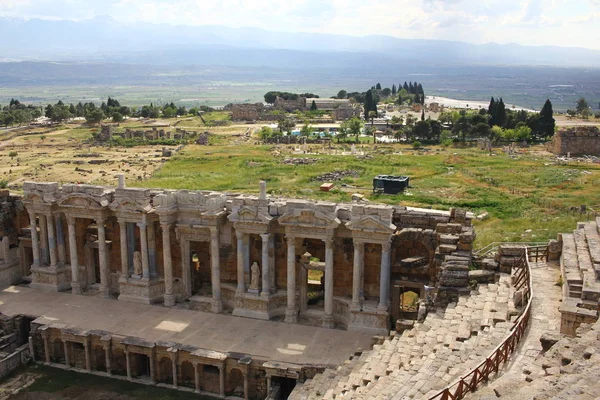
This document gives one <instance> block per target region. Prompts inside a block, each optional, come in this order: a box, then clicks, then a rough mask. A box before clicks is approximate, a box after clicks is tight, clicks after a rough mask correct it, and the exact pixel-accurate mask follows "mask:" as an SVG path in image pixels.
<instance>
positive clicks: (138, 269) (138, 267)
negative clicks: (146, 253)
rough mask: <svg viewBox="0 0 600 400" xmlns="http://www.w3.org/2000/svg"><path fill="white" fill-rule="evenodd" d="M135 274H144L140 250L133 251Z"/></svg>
mask: <svg viewBox="0 0 600 400" xmlns="http://www.w3.org/2000/svg"><path fill="white" fill-rule="evenodd" d="M133 275H134V276H136V277H140V276H142V253H140V252H139V251H135V252H133Z"/></svg>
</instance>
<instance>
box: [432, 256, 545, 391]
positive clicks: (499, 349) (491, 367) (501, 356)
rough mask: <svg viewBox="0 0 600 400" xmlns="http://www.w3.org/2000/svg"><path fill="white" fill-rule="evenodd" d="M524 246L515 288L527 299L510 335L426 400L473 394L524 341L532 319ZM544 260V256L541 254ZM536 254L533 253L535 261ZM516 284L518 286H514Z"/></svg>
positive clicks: (527, 262)
mask: <svg viewBox="0 0 600 400" xmlns="http://www.w3.org/2000/svg"><path fill="white" fill-rule="evenodd" d="M528 250H529V249H528V247H525V251H524V252H523V255H522V256H521V259H520V260H519V262H518V263H517V265H516V266H515V268H518V269H519V272H517V274H516V280H515V282H516V285H515V286H516V289H517V290H520V289H522V288H524V289H525V290H524V292H523V298H524V299H526V300H527V305H526V307H525V308H524V309H523V311H522V312H521V314H520V315H519V316H518V317H517V321H516V322H515V324H514V325H513V327H512V328H511V332H510V333H509V334H508V335H507V336H506V338H505V339H504V340H503V341H502V343H500V344H499V345H498V346H496V348H495V349H494V351H492V352H491V353H490V355H489V356H488V357H487V358H486V359H485V360H484V361H483V362H482V363H481V364H479V365H478V366H477V367H475V368H474V369H472V370H471V371H470V372H469V373H468V374H466V375H465V376H463V377H462V378H460V379H458V380H457V381H456V382H454V383H453V384H451V385H450V386H447V387H446V388H444V389H442V390H441V391H440V392H439V393H437V394H436V395H435V396H433V397H430V398H429V400H460V399H463V398H464V397H465V395H466V394H467V393H469V392H474V391H475V390H476V389H477V386H478V385H479V384H480V383H481V382H484V381H487V380H488V379H489V377H490V375H491V374H492V373H498V371H499V369H500V365H501V364H503V363H506V362H507V361H508V358H509V356H510V355H511V354H512V353H514V352H515V350H516V348H517V345H518V344H519V342H520V341H521V339H522V338H523V336H524V334H525V331H526V329H527V326H528V323H529V320H530V317H531V304H532V301H533V282H532V280H531V268H530V266H529V251H528ZM542 257H543V255H542ZM537 258H538V252H537V251H536V261H537ZM517 285H518V287H517Z"/></svg>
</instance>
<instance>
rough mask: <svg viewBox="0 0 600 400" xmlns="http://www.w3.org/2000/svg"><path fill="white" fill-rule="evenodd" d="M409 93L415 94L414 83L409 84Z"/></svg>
mask: <svg viewBox="0 0 600 400" xmlns="http://www.w3.org/2000/svg"><path fill="white" fill-rule="evenodd" d="M408 93H410V94H415V87H414V86H413V83H412V82H410V83H409V84H408Z"/></svg>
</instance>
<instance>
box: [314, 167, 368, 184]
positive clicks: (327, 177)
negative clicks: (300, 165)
mask: <svg viewBox="0 0 600 400" xmlns="http://www.w3.org/2000/svg"><path fill="white" fill-rule="evenodd" d="M359 176H360V172H359V171H357V170H354V169H346V170H336V171H332V172H328V173H326V174H323V175H319V176H316V177H314V178H312V180H313V181H321V182H323V181H341V180H342V179H344V178H347V177H351V178H358V177H359Z"/></svg>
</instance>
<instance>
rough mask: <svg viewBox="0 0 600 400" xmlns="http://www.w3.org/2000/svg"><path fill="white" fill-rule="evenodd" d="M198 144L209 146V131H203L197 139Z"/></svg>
mask: <svg viewBox="0 0 600 400" xmlns="http://www.w3.org/2000/svg"><path fill="white" fill-rule="evenodd" d="M196 144H199V145H201V146H208V132H202V133H201V134H200V135H198V139H196Z"/></svg>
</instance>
